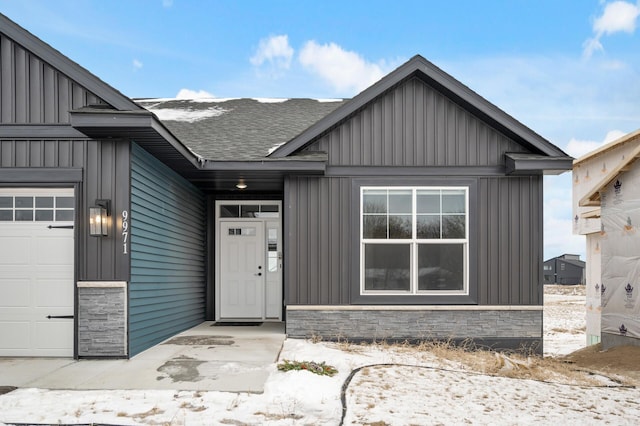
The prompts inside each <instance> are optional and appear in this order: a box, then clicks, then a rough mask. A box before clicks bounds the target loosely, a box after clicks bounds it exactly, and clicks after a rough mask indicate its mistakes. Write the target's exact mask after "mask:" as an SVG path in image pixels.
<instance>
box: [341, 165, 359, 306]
mask: <svg viewBox="0 0 640 426" xmlns="http://www.w3.org/2000/svg"><path fill="white" fill-rule="evenodd" d="M339 198H340V215H339V216H340V226H339V228H340V243H339V251H340V261H341V265H340V280H339V282H338V283H336V285H338V286H339V287H340V290H341V291H340V299H339V300H337V301H336V303H338V304H348V303H349V302H350V283H351V275H350V274H351V271H352V268H353V267H354V265H355V267H356V268H358V267H359V262H360V259H359V257H358V255H357V253H353V252H352V251H351V233H350V230H351V223H350V218H352V217H353V215H355V214H358V213H357V212H354V211H351V179H344V178H343V179H340V196H339ZM336 228H338V227H336Z"/></svg>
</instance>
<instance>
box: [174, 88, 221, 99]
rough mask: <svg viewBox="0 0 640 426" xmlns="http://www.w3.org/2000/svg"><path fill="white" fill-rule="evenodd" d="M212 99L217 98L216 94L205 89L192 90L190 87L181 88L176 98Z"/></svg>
mask: <svg viewBox="0 0 640 426" xmlns="http://www.w3.org/2000/svg"><path fill="white" fill-rule="evenodd" d="M203 98H206V99H210V98H215V96H214V95H212V94H211V93H209V92H207V91H205V90H198V91H195V90H190V89H180V91H179V92H178V94H177V95H176V99H203Z"/></svg>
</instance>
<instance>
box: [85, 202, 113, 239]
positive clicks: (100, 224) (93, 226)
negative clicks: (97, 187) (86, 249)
mask: <svg viewBox="0 0 640 426" xmlns="http://www.w3.org/2000/svg"><path fill="white" fill-rule="evenodd" d="M110 204H111V203H110V201H109V200H96V202H95V206H93V207H89V235H91V236H92V237H102V236H106V235H107V230H108V228H109V219H108V218H109V214H110V211H109V205H110Z"/></svg>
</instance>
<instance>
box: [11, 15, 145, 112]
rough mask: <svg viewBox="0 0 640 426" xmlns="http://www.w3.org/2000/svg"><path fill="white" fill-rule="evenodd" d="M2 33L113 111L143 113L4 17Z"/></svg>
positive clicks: (95, 78) (106, 85) (69, 60)
mask: <svg viewBox="0 0 640 426" xmlns="http://www.w3.org/2000/svg"><path fill="white" fill-rule="evenodd" d="M0 32H2V33H3V34H5V35H6V36H7V37H9V38H10V39H12V40H13V41H14V42H16V43H18V44H19V45H21V46H22V47H24V48H25V49H26V50H28V51H30V52H31V53H33V54H34V55H36V56H38V57H39V58H40V59H42V61H44V62H46V63H48V64H49V65H51V66H52V67H53V68H55V69H57V70H58V71H59V72H61V73H63V74H65V75H66V76H67V77H69V78H70V79H71V80H74V81H76V82H77V83H78V84H80V85H81V86H83V87H85V88H86V89H87V90H89V91H91V92H93V93H94V94H95V95H96V96H98V97H99V98H101V99H102V100H103V101H105V102H106V103H108V104H109V105H111V106H112V107H113V108H115V109H117V110H120V111H123V110H140V109H141V108H140V106H138V105H136V104H135V102H133V101H132V100H131V99H129V98H128V97H126V96H125V95H123V94H122V93H120V92H119V91H118V90H116V89H114V88H113V87H111V86H110V85H108V84H107V83H105V82H104V81H102V80H100V79H99V78H98V77H96V76H95V75H94V74H92V73H91V72H90V71H88V70H87V69H86V68H83V67H81V66H80V65H78V64H77V63H76V62H74V61H72V60H71V59H69V58H68V57H67V56H65V55H64V54H62V53H61V52H59V51H58V50H56V49H54V48H53V47H51V46H50V45H49V44H47V43H45V42H44V41H42V40H40V39H39V38H38V37H36V36H34V35H33V34H31V33H30V32H29V31H27V30H26V29H24V28H22V27H21V26H20V25H18V24H16V23H15V22H13V21H12V20H11V19H9V18H7V17H6V16H5V15H3V14H1V13H0Z"/></svg>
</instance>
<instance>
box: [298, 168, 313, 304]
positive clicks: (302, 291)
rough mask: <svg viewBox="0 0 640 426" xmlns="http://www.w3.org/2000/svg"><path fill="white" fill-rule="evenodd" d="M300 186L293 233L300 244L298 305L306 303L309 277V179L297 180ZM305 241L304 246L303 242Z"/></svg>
mask: <svg viewBox="0 0 640 426" xmlns="http://www.w3.org/2000/svg"><path fill="white" fill-rule="evenodd" d="M299 182H300V185H299V186H298V199H299V200H300V202H299V203H298V206H297V207H298V208H299V210H298V212H296V213H297V214H298V216H299V218H300V224H299V226H298V228H297V229H296V230H295V232H296V233H297V234H298V235H297V237H298V240H299V241H300V242H301V244H300V251H299V252H298V262H297V263H298V266H299V268H300V272H299V276H298V290H299V291H298V303H308V302H307V300H308V298H309V292H308V275H309V260H308V259H309V255H308V252H309V248H308V245H309V243H308V242H309V241H310V240H309V228H310V224H309V218H308V214H309V207H310V206H309V198H310V194H309V179H308V178H304V179H302V178H301V179H299ZM305 241H307V243H306V244H305V243H304V242H305Z"/></svg>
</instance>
